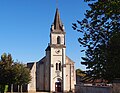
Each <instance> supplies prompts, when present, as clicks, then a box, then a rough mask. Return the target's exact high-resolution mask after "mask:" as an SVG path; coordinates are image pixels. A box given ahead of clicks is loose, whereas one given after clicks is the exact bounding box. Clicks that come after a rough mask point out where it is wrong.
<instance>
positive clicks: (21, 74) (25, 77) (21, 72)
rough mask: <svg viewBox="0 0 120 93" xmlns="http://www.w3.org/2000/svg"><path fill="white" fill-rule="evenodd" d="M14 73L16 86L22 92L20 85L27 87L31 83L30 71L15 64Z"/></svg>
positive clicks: (22, 65)
mask: <svg viewBox="0 0 120 93" xmlns="http://www.w3.org/2000/svg"><path fill="white" fill-rule="evenodd" d="M14 71H15V73H16V77H17V78H16V84H17V85H20V88H21V92H22V85H27V84H29V82H30V81H31V75H30V70H29V69H28V68H27V67H26V65H24V64H20V63H15V65H14Z"/></svg>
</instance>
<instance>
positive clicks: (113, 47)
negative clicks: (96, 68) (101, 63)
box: [106, 32, 120, 79]
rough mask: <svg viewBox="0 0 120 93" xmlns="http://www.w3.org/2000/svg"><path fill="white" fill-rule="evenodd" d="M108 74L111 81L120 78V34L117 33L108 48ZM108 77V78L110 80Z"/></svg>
mask: <svg viewBox="0 0 120 93" xmlns="http://www.w3.org/2000/svg"><path fill="white" fill-rule="evenodd" d="M107 58H108V59H107V60H108V61H107V64H106V67H107V74H108V76H109V77H110V79H115V78H120V73H119V70H120V32H119V33H115V34H114V35H113V36H112V37H111V39H110V41H109V43H108V48H107ZM109 77H106V78H109Z"/></svg>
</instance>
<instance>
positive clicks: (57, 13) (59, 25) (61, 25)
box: [52, 8, 64, 32]
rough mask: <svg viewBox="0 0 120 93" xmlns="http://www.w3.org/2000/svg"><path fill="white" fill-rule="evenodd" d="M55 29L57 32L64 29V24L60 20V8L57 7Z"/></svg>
mask: <svg viewBox="0 0 120 93" xmlns="http://www.w3.org/2000/svg"><path fill="white" fill-rule="evenodd" d="M53 29H54V30H56V32H59V31H64V27H63V24H62V22H61V20H60V14H59V11H58V8H57V9H56V13H55V18H54V23H53V25H52V30H53Z"/></svg>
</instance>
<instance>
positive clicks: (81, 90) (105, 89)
mask: <svg viewBox="0 0 120 93" xmlns="http://www.w3.org/2000/svg"><path fill="white" fill-rule="evenodd" d="M75 88H76V89H75V93H112V87H109V86H81V85H76V86H75Z"/></svg>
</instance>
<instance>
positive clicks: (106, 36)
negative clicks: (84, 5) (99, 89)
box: [72, 0, 120, 81]
mask: <svg viewBox="0 0 120 93" xmlns="http://www.w3.org/2000/svg"><path fill="white" fill-rule="evenodd" d="M84 1H86V2H88V6H89V7H90V10H86V13H85V18H84V19H83V20H82V21H79V20H77V23H73V26H72V27H73V29H74V30H77V31H78V32H80V33H81V35H82V36H81V37H79V39H78V41H79V43H80V45H81V46H82V47H85V48H84V49H83V50H82V52H83V51H84V52H85V55H86V56H85V57H82V59H83V61H84V62H82V64H84V65H86V66H87V69H88V70H87V71H86V72H87V74H88V75H89V76H91V77H93V78H94V79H99V78H103V79H107V80H110V81H111V80H112V79H113V78H111V79H110V78H109V76H108V75H109V74H110V72H108V70H109V69H110V68H109V67H108V63H110V64H109V65H110V66H111V69H114V68H112V64H111V63H112V62H113V63H114V61H112V60H108V59H110V58H109V57H110V56H108V51H111V50H109V49H108V44H109V42H110V39H111V38H112V37H113V35H114V34H116V33H118V32H120V7H119V6H120V0H94V1H93V0H84ZM109 46H112V45H109ZM116 51H117V48H116ZM111 52H113V51H111ZM112 56H113V58H119V56H118V55H112ZM108 61H109V62H108ZM110 61H111V62H110ZM117 65H119V66H120V61H119V62H118V64H117ZM108 68H109V69H108ZM117 70H118V69H117ZM116 73H119V71H116ZM112 74H114V73H112ZM116 77H118V76H116V75H115V77H114V78H116Z"/></svg>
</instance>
